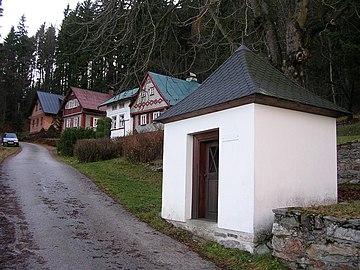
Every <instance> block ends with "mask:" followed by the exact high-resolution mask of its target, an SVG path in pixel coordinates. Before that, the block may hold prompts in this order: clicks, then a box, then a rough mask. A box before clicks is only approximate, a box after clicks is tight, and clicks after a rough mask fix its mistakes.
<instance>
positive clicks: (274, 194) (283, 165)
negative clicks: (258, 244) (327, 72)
mask: <svg viewBox="0 0 360 270" xmlns="http://www.w3.org/2000/svg"><path fill="white" fill-rule="evenodd" d="M336 175H337V172H336V120H335V119H334V118H330V117H325V116H318V115H314V114H309V113H302V112H297V111H291V110H286V109H280V108H275V107H269V106H264V105H255V198H256V199H255V226H256V231H258V232H261V231H262V230H266V229H270V228H271V224H272V222H273V213H272V209H275V208H279V207H288V206H308V205H312V204H329V203H335V202H336V200H337V176H336Z"/></svg>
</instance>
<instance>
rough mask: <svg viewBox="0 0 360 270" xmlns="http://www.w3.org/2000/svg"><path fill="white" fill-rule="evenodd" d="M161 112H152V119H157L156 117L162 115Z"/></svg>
mask: <svg viewBox="0 0 360 270" xmlns="http://www.w3.org/2000/svg"><path fill="white" fill-rule="evenodd" d="M160 114H161V112H153V114H152V119H153V120H155V119H156V118H158V117H159V116H160Z"/></svg>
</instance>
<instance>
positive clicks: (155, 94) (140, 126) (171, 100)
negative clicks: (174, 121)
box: [130, 71, 200, 132]
mask: <svg viewBox="0 0 360 270" xmlns="http://www.w3.org/2000/svg"><path fill="white" fill-rule="evenodd" d="M191 75H193V74H191ZM199 85H200V84H199V83H198V82H197V80H196V77H195V76H194V75H193V76H191V77H189V78H188V79H186V80H181V79H177V78H174V77H170V76H166V75H161V74H157V73H154V72H150V71H149V72H148V73H147V74H146V75H145V78H144V79H143V81H142V83H141V84H140V89H139V91H138V95H137V97H136V99H135V101H134V102H133V103H132V104H131V105H130V113H131V117H132V118H133V131H136V132H146V131H153V130H156V129H159V128H162V124H160V123H156V124H154V120H155V119H156V118H157V117H158V116H159V115H160V114H161V113H162V112H164V111H165V110H166V109H168V108H170V107H171V106H173V105H175V104H176V103H178V102H179V101H181V100H182V99H184V98H185V97H187V96H188V95H189V94H190V93H192V92H193V91H194V90H195V89H197V88H198V87H199Z"/></svg>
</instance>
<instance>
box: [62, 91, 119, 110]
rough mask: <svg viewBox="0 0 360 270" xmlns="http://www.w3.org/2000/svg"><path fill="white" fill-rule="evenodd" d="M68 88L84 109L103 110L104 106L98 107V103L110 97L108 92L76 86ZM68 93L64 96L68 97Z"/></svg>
mask: <svg viewBox="0 0 360 270" xmlns="http://www.w3.org/2000/svg"><path fill="white" fill-rule="evenodd" d="M70 89H71V91H72V92H73V93H74V95H75V96H76V98H77V99H78V100H79V103H80V105H81V107H83V109H86V110H94V111H98V110H100V111H105V110H106V109H105V108H98V105H99V104H101V103H103V102H104V101H106V100H108V99H110V98H111V97H112V96H111V95H110V94H109V93H100V92H95V91H91V90H86V89H81V88H77V87H70ZM71 91H70V92H71ZM70 92H69V93H70ZM69 93H68V95H69ZM68 95H67V97H66V98H68Z"/></svg>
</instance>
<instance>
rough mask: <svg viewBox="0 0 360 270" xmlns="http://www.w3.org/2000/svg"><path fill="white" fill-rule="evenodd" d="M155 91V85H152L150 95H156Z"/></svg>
mask: <svg viewBox="0 0 360 270" xmlns="http://www.w3.org/2000/svg"><path fill="white" fill-rule="evenodd" d="M154 92H155V91H154V87H153V86H152V87H150V88H149V95H150V96H153V95H154Z"/></svg>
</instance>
